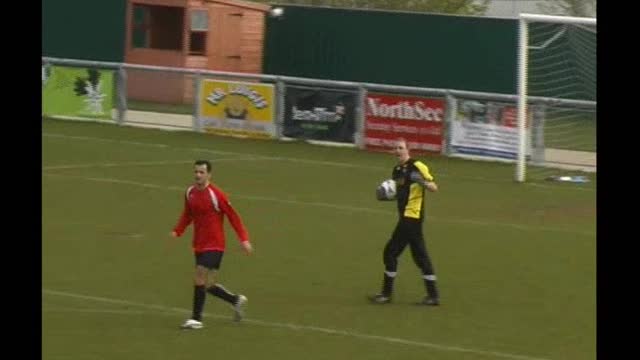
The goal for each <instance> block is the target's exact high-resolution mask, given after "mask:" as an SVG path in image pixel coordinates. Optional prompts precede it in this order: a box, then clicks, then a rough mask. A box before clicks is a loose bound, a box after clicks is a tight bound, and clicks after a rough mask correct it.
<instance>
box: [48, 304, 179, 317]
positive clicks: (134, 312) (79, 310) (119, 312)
mask: <svg viewBox="0 0 640 360" xmlns="http://www.w3.org/2000/svg"><path fill="white" fill-rule="evenodd" d="M42 312H71V313H88V314H115V315H158V314H162V315H171V316H174V315H176V313H175V312H173V311H168V310H167V311H166V312H165V313H158V312H157V311H151V310H110V309H82V308H74V307H49V306H44V307H42Z"/></svg>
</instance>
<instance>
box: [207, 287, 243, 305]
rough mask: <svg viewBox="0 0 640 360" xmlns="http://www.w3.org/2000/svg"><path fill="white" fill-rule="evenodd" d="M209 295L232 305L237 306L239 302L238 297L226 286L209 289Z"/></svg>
mask: <svg viewBox="0 0 640 360" xmlns="http://www.w3.org/2000/svg"><path fill="white" fill-rule="evenodd" d="M207 291H208V292H209V294H211V295H213V296H215V297H219V298H220V299H222V300H224V301H226V302H228V303H230V304H231V305H235V303H236V302H237V301H238V295H236V294H232V293H230V292H229V291H228V290H227V289H225V288H224V286H222V285H220V284H216V285H213V286H212V287H210V288H209V289H207Z"/></svg>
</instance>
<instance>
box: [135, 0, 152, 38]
mask: <svg viewBox="0 0 640 360" xmlns="http://www.w3.org/2000/svg"><path fill="white" fill-rule="evenodd" d="M148 19H149V9H148V8H147V7H146V6H141V5H133V39H132V40H133V47H134V48H146V47H149V20H148Z"/></svg>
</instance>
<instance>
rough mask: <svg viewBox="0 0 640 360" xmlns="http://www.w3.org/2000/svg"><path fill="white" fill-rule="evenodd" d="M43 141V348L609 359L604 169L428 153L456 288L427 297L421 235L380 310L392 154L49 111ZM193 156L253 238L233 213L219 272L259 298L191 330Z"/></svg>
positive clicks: (446, 276) (212, 309) (439, 229)
mask: <svg viewBox="0 0 640 360" xmlns="http://www.w3.org/2000/svg"><path fill="white" fill-rule="evenodd" d="M42 141H43V152H42V156H43V178H42V181H43V189H42V190H43V203H42V204H43V213H42V224H43V225H42V226H43V257H42V262H43V279H42V283H43V289H44V290H43V299H42V306H43V325H42V326H43V328H42V329H43V330H42V331H43V343H42V344H43V358H46V359H54V360H55V359H83V360H86V359H122V360H124V359H154V360H156V359H177V358H179V359H203V358H209V357H216V358H235V359H264V358H268V359H271V358H277V359H284V360H287V359H292V360H293V359H300V358H303V359H306V360H314V359H347V358H349V359H390V358H398V359H425V358H428V359H434V360H449V359H451V360H453V359H465V360H467V359H469V360H476V359H477V360H481V359H482V360H486V359H534V358H537V359H595V357H596V355H595V353H596V351H595V349H596V345H595V340H596V338H595V334H596V328H595V316H596V313H595V311H596V303H595V293H596V291H595V290H596V287H595V286H596V282H595V275H596V263H595V256H596V236H595V219H596V215H595V214H596V212H595V194H596V192H595V185H596V181H595V179H593V181H592V182H591V183H589V184H583V185H571V184H555V183H546V182H543V181H541V180H534V181H533V182H531V183H527V184H516V183H513V182H512V181H511V178H512V174H513V166H512V165H504V164H496V163H486V162H471V161H464V160H459V159H450V158H444V157H437V156H430V157H426V158H424V161H425V162H426V163H427V164H428V165H429V167H430V169H431V170H432V172H433V173H434V175H435V176H436V178H437V181H438V183H439V186H440V192H438V193H436V194H430V195H429V197H428V201H427V212H428V214H429V215H428V216H429V217H428V218H427V220H426V224H425V226H424V228H425V234H426V238H427V244H428V248H429V251H430V253H431V256H432V259H433V261H434V264H435V267H436V270H437V275H438V279H439V283H440V287H441V296H442V303H443V305H442V306H441V307H438V308H425V307H418V306H414V305H412V303H413V302H415V301H417V300H419V299H420V298H421V297H422V295H423V291H424V290H423V286H422V283H421V280H420V278H419V273H418V271H417V269H416V268H415V265H413V263H412V260H411V256H410V254H409V252H408V251H407V252H406V253H404V254H403V255H402V257H401V259H400V268H399V276H398V279H397V281H396V284H397V285H396V295H395V302H394V304H392V305H389V306H383V307H380V306H374V305H369V304H367V303H366V301H365V295H366V294H370V293H373V292H376V291H377V290H378V289H379V286H380V281H381V279H382V270H383V268H382V264H381V254H382V249H383V247H384V244H385V241H386V240H387V239H388V236H389V234H390V232H391V230H392V229H393V226H394V224H395V218H394V215H393V209H392V207H393V205H392V204H390V203H381V202H376V201H375V200H374V191H373V190H374V188H375V186H376V185H377V183H378V182H379V181H381V180H382V179H384V178H386V177H388V175H389V173H390V167H391V166H392V164H393V161H394V160H393V158H390V157H388V156H387V155H383V154H374V153H368V152H364V151H358V150H354V149H344V148H329V147H321V146H313V145H309V144H304V143H279V142H273V141H263V140H262V141H261V140H240V139H233V138H224V137H216V136H211V135H203V134H195V133H190V132H167V131H160V130H148V129H139V128H129V127H118V126H114V125H106V124H96V123H81V122H68V121H56V120H48V119H45V120H43V138H42ZM145 144H146V145H145ZM196 158H208V159H211V160H214V163H213V164H214V181H215V182H216V183H218V184H219V185H220V186H221V187H222V188H223V189H224V190H225V191H226V192H227V193H229V195H230V198H231V201H232V203H233V204H234V206H235V207H236V209H237V210H238V211H239V213H240V214H241V216H242V217H243V220H244V222H245V224H246V225H247V227H248V229H249V232H250V235H251V237H252V239H253V242H254V245H255V249H256V252H255V254H254V255H253V256H251V257H246V256H243V255H242V254H241V252H240V247H239V245H238V243H237V240H236V238H235V234H234V233H233V231H232V230H231V229H230V228H227V247H228V251H227V253H226V255H225V258H224V261H223V267H222V271H221V272H220V274H219V279H220V281H221V282H222V283H223V284H224V285H225V286H226V287H227V288H229V289H230V290H232V291H238V292H242V293H244V294H245V295H247V297H248V298H249V307H248V311H247V315H248V317H247V321H246V322H243V323H233V322H231V321H230V316H231V312H230V309H229V308H228V307H227V306H225V305H224V304H222V303H221V302H220V301H219V300H217V299H214V298H212V297H209V298H208V299H207V304H206V307H205V311H206V313H207V314H208V316H206V317H205V325H206V328H205V329H203V330H202V331H196V332H181V331H179V330H178V325H179V324H180V323H181V322H183V321H184V319H185V318H186V317H187V316H188V313H189V309H190V307H191V296H192V285H191V277H192V268H193V258H192V254H191V252H190V246H189V243H190V238H191V230H189V231H188V232H187V233H186V234H185V236H184V237H183V238H181V239H178V240H175V239H171V238H169V236H168V234H169V232H170V231H171V228H172V226H173V225H174V223H175V221H176V220H177V217H178V215H179V212H180V210H181V206H182V191H183V189H184V187H185V186H187V185H188V184H189V183H190V182H191V180H192V167H191V164H190V162H191V161H192V160H194V159H196ZM105 164H106V165H105ZM74 165H76V166H75V167H73V166H74ZM152 305H155V306H152ZM171 308H177V309H171ZM180 309H182V310H180ZM463 349H465V350H463Z"/></svg>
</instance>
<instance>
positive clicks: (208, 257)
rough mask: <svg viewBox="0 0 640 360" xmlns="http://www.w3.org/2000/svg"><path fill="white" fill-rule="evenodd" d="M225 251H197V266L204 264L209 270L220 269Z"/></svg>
mask: <svg viewBox="0 0 640 360" xmlns="http://www.w3.org/2000/svg"><path fill="white" fill-rule="evenodd" d="M222 255H224V252H222V251H218V250H211V251H204V252H201V253H196V266H198V265H200V266H204V267H206V268H207V269H209V270H218V269H220V263H222Z"/></svg>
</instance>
